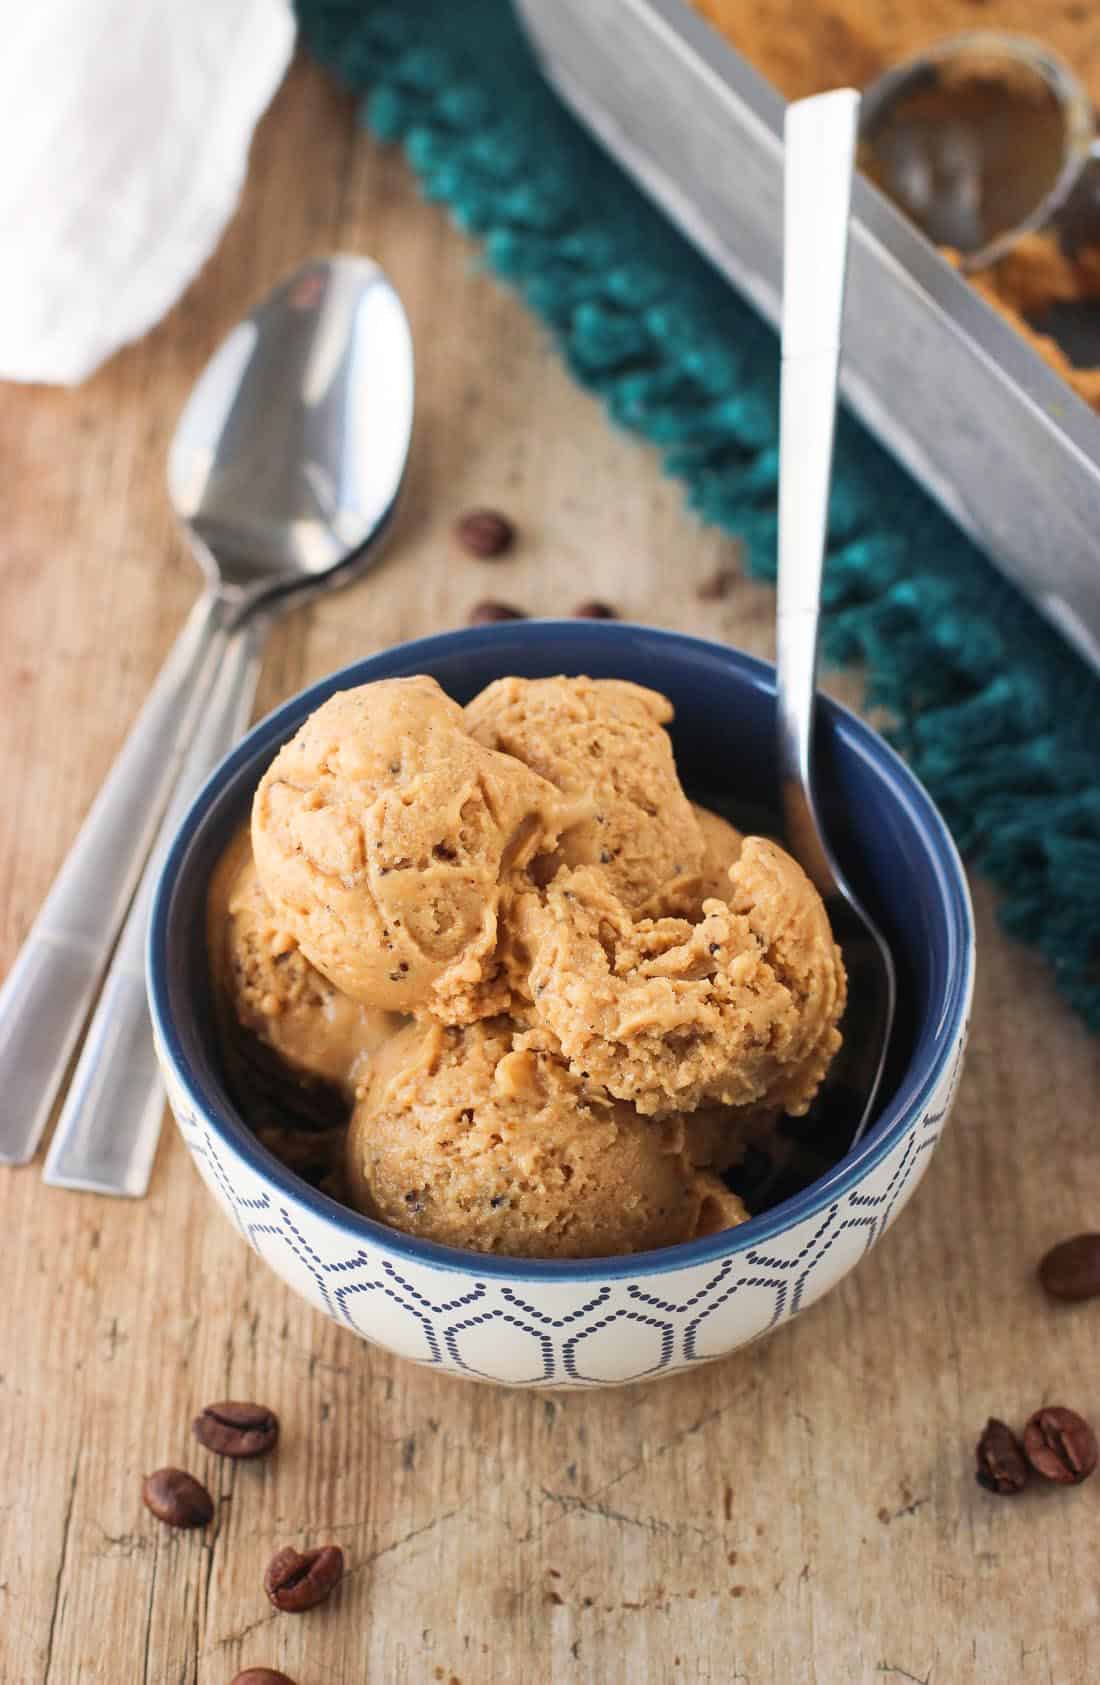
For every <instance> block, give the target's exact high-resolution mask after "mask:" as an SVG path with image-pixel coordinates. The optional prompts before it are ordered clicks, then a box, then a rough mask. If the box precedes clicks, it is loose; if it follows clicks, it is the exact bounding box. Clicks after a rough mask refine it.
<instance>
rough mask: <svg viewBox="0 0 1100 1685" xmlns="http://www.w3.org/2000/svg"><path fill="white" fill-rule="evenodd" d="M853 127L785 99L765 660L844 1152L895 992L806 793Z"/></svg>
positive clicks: (884, 950)
mask: <svg viewBox="0 0 1100 1685" xmlns="http://www.w3.org/2000/svg"><path fill="white" fill-rule="evenodd" d="M858 115H859V95H858V94H857V93H854V92H852V91H851V90H850V89H846V88H842V89H839V90H838V91H837V92H835V93H829V94H818V95H816V96H815V97H814V98H811V99H804V100H799V101H798V102H797V103H795V104H793V105H790V106H788V108H787V113H786V123H785V130H784V141H785V163H784V204H783V224H784V230H783V321H782V357H783V360H782V369H781V374H780V409H779V579H778V619H777V656H776V687H777V704H778V725H779V740H778V754H779V773H780V783H781V792H782V802H783V816H784V822H785V828H786V838H787V843H788V845H789V847H790V849H791V852H792V853H793V854H794V856H795V858H796V859H797V860H798V861H799V863H800V864H801V866H802V867H803V869H804V870H805V872H806V873H807V875H808V876H809V877H810V878H811V879H812V880H813V882H814V883H815V884H816V885H817V888H818V890H819V891H820V893H821V895H822V898H823V899H824V902H825V906H826V910H827V911H828V914H829V919H830V922H831V924H832V927H833V934H834V936H835V937H836V940H837V942H838V943H839V945H840V949H841V952H842V953H843V955H844V963H845V966H846V968H847V972H848V1008H847V1011H846V1014H845V1020H844V1025H843V1029H844V1036H845V1046H844V1050H843V1053H842V1054H841V1056H840V1062H839V1063H840V1072H841V1077H840V1080H841V1081H842V1082H843V1095H844V1101H845V1104H846V1105H847V1106H848V1108H849V1113H848V1115H849V1117H850V1118H851V1124H852V1135H851V1145H853V1146H854V1144H855V1142H856V1141H858V1140H859V1138H860V1136H861V1135H862V1134H863V1131H864V1130H865V1129H866V1127H867V1125H868V1123H869V1122H870V1120H871V1118H872V1116H873V1114H874V1108H875V1102H876V1099H877V1096H878V1091H879V1086H880V1083H881V1080H882V1072H883V1067H884V1064H885V1060H886V1051H887V1047H888V1045H889V1041H890V1032H891V1029H892V1027H893V1021H894V1008H895V1000H896V992H897V985H896V981H895V973H894V963H893V959H892V958H891V955H890V950H889V948H888V947H887V945H886V943H885V941H884V940H883V938H882V936H881V934H880V933H879V931H878V930H877V929H876V927H875V925H874V923H873V921H872V920H871V918H870V917H869V915H868V914H867V912H866V910H865V909H864V908H863V907H862V906H861V904H860V902H859V900H858V899H857V897H856V895H855V893H854V892H853V890H852V888H851V885H850V884H849V883H848V881H847V879H846V878H845V876H844V874H843V872H842V871H841V870H840V867H839V866H838V865H837V862H836V859H835V858H834V856H833V853H832V850H831V849H830V847H829V844H828V841H827V840H826V837H825V834H824V831H823V829H822V824H821V820H820V818H819V816H818V803H817V799H816V797H815V793H814V762H813V738H814V705H815V698H816V685H817V652H818V631H819V625H820V619H821V582H822V573H823V570H824V560H825V537H826V527H827V521H828V506H829V483H830V478H831V474H832V456H833V433H834V428H835V421H836V402H837V378H838V374H839V367H840V343H841V327H842V322H843V315H844V282H845V273H846V269H847V258H848V220H849V206H850V201H851V189H852V171H853V168H854V163H855V147H856V129H857V123H858ZM833 1080H836V1079H835V1078H831V1079H830V1082H832V1081H833Z"/></svg>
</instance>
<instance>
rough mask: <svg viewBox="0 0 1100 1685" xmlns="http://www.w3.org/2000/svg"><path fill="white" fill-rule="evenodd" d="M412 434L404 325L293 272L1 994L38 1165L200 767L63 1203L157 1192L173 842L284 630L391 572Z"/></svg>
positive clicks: (206, 420) (206, 383) (224, 424)
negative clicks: (151, 676) (190, 591)
mask: <svg viewBox="0 0 1100 1685" xmlns="http://www.w3.org/2000/svg"><path fill="white" fill-rule="evenodd" d="M412 416H413V359H412V343H411V336H410V333H409V327H408V323H407V321H406V318H405V314H404V311H403V310H402V307H401V303H400V300H399V299H398V297H397V294H396V293H395V291H394V289H393V287H392V286H391V285H390V283H389V282H388V280H387V279H386V277H385V275H384V274H383V273H382V271H381V270H380V269H379V268H378V267H377V265H375V264H373V263H371V262H370V261H369V260H368V259H366V258H359V257H337V258H333V259H328V260H324V261H316V262H312V263H309V264H307V265H306V266H305V267H304V268H302V269H300V270H299V271H297V273H296V274H294V275H292V276H291V277H289V279H287V280H286V281H284V282H283V283H282V284H281V285H280V286H279V287H277V288H276V289H275V291H274V292H273V293H272V294H271V295H270V296H269V297H268V298H267V299H266V300H265V301H264V302H263V303H262V304H261V305H260V306H259V307H258V309H257V310H256V311H255V312H254V313H253V314H252V315H251V316H250V317H248V319H247V320H246V321H244V322H242V323H241V324H240V325H239V326H238V327H237V328H235V329H234V331H233V332H232V333H231V334H230V335H229V337H228V338H227V339H226V341H225V342H224V344H223V345H222V346H221V347H220V349H219V350H218V351H217V352H216V353H215V355H214V357H213V358H212V359H211V361H210V363H209V364H208V365H207V367H206V369H205V370H204V372H203V374H202V375H201V376H200V378H199V381H198V383H197V385H196V387H195V389H194V391H193V393H192V395H191V397H190V399H189V400H188V403H187V406H186V408H185V409H184V412H183V414H182V416H181V418H180V421H179V425H178V427H177V430H176V435H175V438H174V440H173V443H172V447H171V452H170V455H169V464H168V482H169V492H170V496H171V499H172V503H173V506H174V508H175V510H176V513H177V515H178V516H179V518H180V520H181V522H182V523H183V525H184V527H185V529H186V530H187V533H188V536H189V538H190V540H191V544H192V547H193V549H194V551H195V554H196V556H197V558H198V561H199V564H200V566H201V567H202V570H203V573H204V575H205V580H206V588H205V590H204V592H203V595H202V597H201V598H200V600H199V602H198V604H197V605H196V607H195V609H194V610H193V611H192V614H191V615H190V617H189V619H188V622H187V624H186V626H185V628H184V631H183V632H182V634H181V636H180V638H179V640H178V642H177V644H176V646H175V648H174V649H173V651H172V653H171V655H170V656H169V658H168V661H167V663H166V664H165V667H164V669H163V670H162V673H161V676H160V678H159V679H158V681H157V683H156V685H155V687H154V690H153V692H152V693H151V695H150V697H149V700H148V702H147V703H146V705H145V708H144V709H143V710H142V713H141V715H140V716H139V718H138V721H137V724H136V725H135V727H134V729H133V731H132V732H131V735H130V737H129V739H128V740H127V743H126V744H125V746H124V748H123V750H122V752H121V754H120V755H119V758H118V760H117V761H116V762H115V765H114V767H113V768H112V770H111V772H110V774H109V775H108V777H107V780H106V782H105V784H104V785H103V788H102V789H101V791H100V793H99V795H98V797H97V799H96V801H95V803H94V805H93V807H92V810H91V812H90V813H89V815H88V817H87V819H86V820H85V823H84V826H83V828H82V830H81V832H80V835H79V836H78V838H77V841H76V843H75V845H74V847H73V849H72V851H71V853H70V855H69V857H68V859H67V861H66V863H65V865H64V866H63V868H62V870H61V872H60V874H59V876H58V878H57V880H56V882H55V884H54V886H53V889H52V890H51V891H50V894H49V896H48V897H47V900H46V902H45V904H44V905H43V907H42V910H41V912H40V913H39V915H38V918H37V920H36V921H35V924H34V926H33V927H32V930H31V932H30V935H29V937H28V938H27V942H26V943H25V945H24V947H23V949H22V951H21V952H20V954H19V956H18V958H17V959H16V962H15V965H14V967H13V969H12V971H11V973H10V974H9V977H8V979H7V981H6V983H5V985H4V987H3V989H2V990H0V1095H3V1100H2V1102H0V1104H2V1110H0V1163H22V1162H25V1161H26V1160H27V1159H28V1158H30V1157H31V1156H32V1155H33V1153H34V1150H35V1147H36V1145H37V1143H38V1140H39V1138H40V1136H41V1133H42V1130H43V1129H44V1127H45V1124H46V1121H47V1118H48V1116H49V1112H50V1107H51V1105H52V1102H53V1099H54V1097H55V1095H56V1093H57V1091H58V1089H59V1087H60V1085H61V1081H62V1078H63V1076H64V1072H65V1069H66V1067H67V1062H68V1059H69V1057H70V1056H71V1053H72V1050H73V1048H74V1046H75V1044H76V1041H77V1038H78V1036H79V1034H80V1030H81V1027H82V1025H83V1022H84V1019H85V1016H86V1014H87V1011H88V1007H89V1006H90V1004H91V1000H92V997H93V995H94V992H95V988H96V985H97V983H98V982H99V979H100V977H101V976H102V973H103V970H104V967H105V965H106V962H107V959H108V957H109V955H110V951H111V947H112V945H113V942H114V939H115V936H116V935H117V933H118V930H119V926H120V924H121V923H122V920H123V917H124V915H125V913H126V908H127V906H128V905H129V903H130V899H131V895H132V892H133V890H134V886H135V883H136V880H137V879H138V877H139V875H140V873H141V870H142V865H143V863H144V862H145V860H146V857H147V855H148V853H149V847H150V843H151V841H152V839H153V837H154V834H155V828H156V825H157V821H158V819H159V818H160V817H161V814H162V812H163V809H164V807H165V803H166V802H167V800H168V797H169V794H170V792H171V791H172V789H173V786H176V784H177V778H178V776H179V772H180V766H181V763H183V762H184V757H185V756H188V758H187V760H186V766H185V775H184V780H183V782H182V783H181V784H180V785H179V786H178V789H177V795H176V798H175V799H174V801H173V804H172V813H171V814H170V815H169V817H168V820H166V822H165V825H164V828H163V830H162V832H161V834H160V836H159V837H158V843H157V846H156V847H155V848H154V855H153V858H152V859H151V860H150V862H149V866H148V868H147V871H146V877H145V880H144V881H143V884H142V888H141V889H140V890H139V892H138V894H137V897H136V898H135V900H134V904H133V910H132V912H131V914H130V918H129V922H128V923H127V925H126V929H125V933H124V935H123V937H122V939H121V942H120V944H119V949H118V956H117V962H116V967H115V969H114V970H113V971H112V975H111V977H110V978H109V979H108V983H107V986H106V988H105V990H104V994H103V996H102V998H101V1003H100V1006H99V1008H98V1010H97V1013H96V1017H95V1019H94V1021H93V1024H92V1027H91V1030H90V1033H89V1037H88V1041H87V1043H86V1046H85V1050H84V1054H83V1056H82V1058H81V1061H80V1064H79V1065H78V1067H77V1070H76V1073H75V1075H74V1080H73V1084H72V1086H71V1089H70V1094H69V1097H68V1100H67V1103H66V1106H65V1109H64V1112H63V1114H62V1118H61V1120H60V1122H59V1126H58V1130H57V1134H56V1136H55V1140H54V1143H53V1145H52V1147H51V1153H50V1160H49V1175H50V1179H51V1180H56V1181H58V1182H61V1183H63V1184H65V1185H69V1186H103V1187H105V1189H106V1190H107V1191H128V1192H134V1191H139V1192H140V1191H141V1189H140V1188H139V1187H137V1186H136V1183H137V1182H138V1181H140V1180H141V1178H140V1177H139V1176H136V1175H135V1172H134V1166H135V1163H136V1162H137V1160H138V1159H139V1158H140V1156H141V1155H140V1153H138V1150H137V1148H135V1146H134V1139H135V1137H136V1136H141V1138H142V1146H143V1150H145V1151H147V1152H148V1142H149V1136H150V1133H152V1144H153V1146H155V1141H156V1133H155V1130H156V1129H159V1101H158V1104H157V1107H156V1113H157V1115H156V1121H155V1127H152V1126H150V1125H149V1124H148V1122H147V1120H146V1119H145V1118H144V1115H143V1114H142V1115H141V1116H139V1115H138V1114H139V1113H140V1112H141V1105H142V1104H143V1102H142V1101H141V1098H140V1097H141V1095H142V1093H143V1091H144V1090H145V1089H146V1088H147V1086H148V1085H147V1083H146V1076H147V1074H148V1073H149V1072H150V1071H151V1070H152V1047H151V1032H149V1031H148V1025H147V1015H146V1009H145V1004H144V989H143V986H141V984H140V982H139V981H138V980H136V979H138V978H139V977H140V970H141V966H140V952H141V946H142V944H143V941H144V918H145V916H146V915H147V909H148V900H149V896H150V893H151V884H152V878H153V876H154V874H155V870H156V867H157V865H158V863H159V858H158V857H159V855H161V854H163V851H164V847H165V845H166V843H167V841H168V826H169V823H170V821H171V820H173V819H175V818H178V817H181V816H182V812H183V811H184V810H185V808H186V805H187V802H188V800H189V795H188V792H189V794H190V796H193V795H194V793H195V792H196V790H197V788H198V787H199V785H200V784H201V783H202V781H203V779H204V778H205V775H206V773H207V772H209V771H210V770H211V769H212V767H213V765H214V764H215V762H216V760H217V759H218V758H220V755H221V754H222V753H223V752H224V751H225V750H226V749H227V748H228V747H229V746H230V744H231V742H232V739H233V734H234V730H235V729H237V728H238V727H239V724H240V723H241V722H242V721H243V719H244V717H245V716H246V715H247V712H248V708H249V705H250V703H251V698H252V687H253V685H254V682H255V673H256V657H257V654H258V646H259V640H260V637H261V635H262V631H263V629H264V627H265V626H266V624H267V623H268V621H269V619H270V618H271V617H273V616H274V615H275V614H277V613H279V612H281V611H282V610H283V609H284V608H287V607H290V606H292V605H293V604H295V603H299V602H301V601H302V600H303V599H304V598H305V597H308V596H312V595H314V594H316V593H319V592H321V591H325V590H328V589H331V588H334V587H336V586H338V585H343V584H346V583H348V582H349V581H350V580H352V579H354V578H357V577H358V576H359V575H360V574H361V573H362V572H363V571H365V569H366V568H367V567H369V566H370V565H372V564H373V562H374V561H375V560H376V558H377V556H378V554H379V541H380V539H381V538H382V537H383V535H384V534H385V532H386V529H387V527H388V525H389V521H390V517H391V515H392V513H393V510H394V507H395V504H396V500H397V494H398V491H399V489H400V485H401V481H402V476H403V472H404V467H405V461H406V457H407V454H408V448H409V440H410V436H411V431H412ZM208 707H209V710H210V712H209V713H208V714H207V716H206V718H205V719H204V710H206V709H207V708H208ZM189 746H190V753H189V754H188V751H189ZM135 957H136V959H137V966H136V971H135V964H134V961H135ZM124 978H125V983H124V981H123V979H124ZM146 1049H147V1050H148V1058H146V1057H145V1051H146ZM127 1069H129V1070H130V1073H131V1080H130V1081H129V1082H127V1081H126V1080H125V1072H126V1070H127ZM159 1092H160V1090H159V1083H158V1084H157V1085H156V1087H155V1093H156V1094H157V1095H158V1096H159ZM135 1108H136V1109H135ZM135 1155H136V1156H135ZM148 1156H149V1157H150V1158H151V1153H148ZM138 1168H139V1169H140V1165H139V1166H138Z"/></svg>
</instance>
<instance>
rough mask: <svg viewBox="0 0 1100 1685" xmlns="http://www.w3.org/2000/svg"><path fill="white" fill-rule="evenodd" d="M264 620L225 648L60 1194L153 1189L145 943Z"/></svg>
mask: <svg viewBox="0 0 1100 1685" xmlns="http://www.w3.org/2000/svg"><path fill="white" fill-rule="evenodd" d="M266 627H267V621H266V617H265V618H261V617H259V616H257V615H253V616H252V617H251V618H250V619H248V620H246V621H245V623H244V625H243V626H242V627H240V629H239V630H237V631H235V632H234V633H233V634H232V636H231V637H230V638H229V640H228V642H227V643H226V644H225V647H224V653H223V654H222V657H221V661H220V664H219V668H218V674H217V678H216V680H215V681H214V686H213V689H212V691H210V692H209V699H208V702H207V706H206V709H205V711H204V713H203V716H202V719H201V720H200V721H199V724H198V726H197V728H196V731H195V735H194V737H193V739H192V742H191V747H190V749H189V750H188V752H187V758H186V760H185V761H184V764H183V770H182V772H181V773H180V777H179V781H178V783H177V785H176V789H175V792H174V793H173V796H172V800H171V803H170V804H169V807H168V811H167V813H166V814H165V816H164V820H163V823H162V824H161V827H160V830H159V831H158V833H157V839H156V842H155V843H154V845H153V851H152V853H151V854H150V856H149V860H148V863H147V865H146V867H145V871H144V873H143V875H142V879H141V883H140V884H139V886H138V890H137V894H136V895H135V896H134V900H133V904H132V906H131V908H130V911H129V914H128V915H127V918H126V923H125V925H124V926H123V929H122V935H121V936H120V938H119V943H118V947H117V949H116V950H115V956H114V958H113V960H112V961H111V966H110V970H109V971H108V973H107V977H106V981H105V982H104V985H103V992H102V994H101V995H100V998H99V1005H98V1006H97V1007H96V1011H95V1016H94V1017H93V1018H92V1021H91V1024H90V1025H89V1028H88V1034H87V1036H86V1038H85V1041H84V1047H83V1050H82V1052H81V1055H80V1060H79V1062H78V1064H77V1067H76V1070H75V1071H74V1073H73V1079H72V1082H71V1083H70V1085H69V1092H68V1094H67V1095H66V1097H65V1104H64V1106H63V1108H62V1111H61V1116H60V1117H59V1119H58V1122H57V1128H56V1130H55V1131H54V1136H53V1140H52V1141H51V1142H50V1150H49V1152H48V1153H47V1155H46V1163H45V1167H44V1169H43V1173H42V1175H43V1180H44V1181H46V1182H48V1183H50V1184H51V1186H53V1187H58V1188H81V1189H85V1190H87V1191H89V1192H92V1193H106V1194H126V1195H129V1196H130V1197H132V1198H135V1199H139V1198H140V1197H141V1196H142V1194H144V1192H145V1190H146V1188H147V1187H148V1185H149V1174H150V1171H151V1170H152V1167H153V1158H154V1155H155V1153H156V1148H157V1139H158V1137H159V1135H160V1126H161V1119H162V1116H163V1113H164V1089H163V1085H162V1083H161V1077H160V1071H159V1069H158V1066H157V1059H156V1054H155V1051H154V1047H153V1027H152V1024H151V1022H150V1019H149V1006H148V1001H147V998H146V993H145V938H146V933H147V931H148V927H149V914H150V912H151V910H152V905H153V896H154V893H155V891H156V886H157V882H158V879H159V877H160V872H161V868H162V866H163V865H164V861H165V858H166V856H167V854H168V850H169V847H170V845H171V843H172V841H173V839H174V837H175V835H176V832H177V831H178V830H179V827H180V825H181V824H182V822H183V819H184V816H185V815H186V813H187V810H188V808H189V807H190V806H191V803H192V802H193V801H194V799H195V797H196V796H197V795H198V793H199V791H200V790H201V789H202V786H203V785H204V784H205V782H206V780H207V778H208V777H209V775H210V773H211V772H212V771H213V770H214V768H215V767H216V766H217V764H218V762H219V761H220V760H221V759H222V757H223V755H226V754H227V753H228V752H229V750H230V749H231V748H232V747H233V745H234V743H236V741H237V740H238V738H239V737H240V736H241V734H242V732H243V731H244V730H245V727H246V726H247V724H248V719H249V715H250V713H251V709H252V700H253V697H254V696H255V694H256V680H257V678H258V677H259V670H260V654H261V645H262V639H263V635H264V632H265V631H266Z"/></svg>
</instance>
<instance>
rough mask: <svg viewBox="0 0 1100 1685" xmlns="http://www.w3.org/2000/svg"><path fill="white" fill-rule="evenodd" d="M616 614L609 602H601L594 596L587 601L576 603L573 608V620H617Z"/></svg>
mask: <svg viewBox="0 0 1100 1685" xmlns="http://www.w3.org/2000/svg"><path fill="white" fill-rule="evenodd" d="M618 618H619V617H618V615H617V614H616V613H615V610H614V609H613V608H612V607H611V604H610V603H601V602H598V601H597V600H596V598H595V597H592V598H590V599H589V600H588V601H587V602H584V603H578V604H577V606H576V608H575V609H574V610H573V619H574V620H618Z"/></svg>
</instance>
